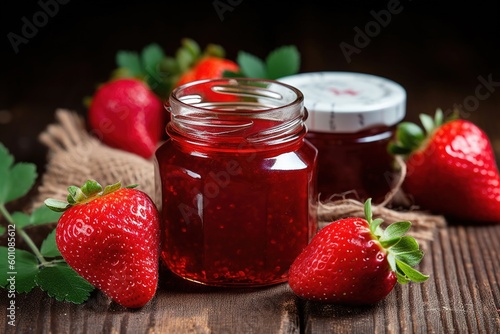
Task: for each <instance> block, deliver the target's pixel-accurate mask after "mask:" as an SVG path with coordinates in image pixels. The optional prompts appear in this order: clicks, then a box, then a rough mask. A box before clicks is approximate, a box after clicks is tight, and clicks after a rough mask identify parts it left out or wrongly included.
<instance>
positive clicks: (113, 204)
mask: <svg viewBox="0 0 500 334" xmlns="http://www.w3.org/2000/svg"><path fill="white" fill-rule="evenodd" d="M133 187H134V186H130V187H122V186H121V183H116V184H113V185H110V186H106V187H105V188H104V189H103V188H102V186H101V185H100V184H99V183H97V182H96V181H94V180H88V181H87V182H86V183H85V184H84V185H83V186H82V187H81V188H80V187H77V186H70V187H69V188H68V190H69V195H68V197H67V202H63V201H58V200H53V199H47V200H46V201H45V205H47V206H48V207H49V208H51V209H52V210H54V211H64V213H63V214H62V216H61V217H60V219H59V221H58V224H57V227H56V244H57V248H58V249H59V251H60V252H61V254H62V256H63V258H64V260H65V261H66V263H67V264H68V265H69V266H71V267H72V268H73V269H74V270H75V271H76V272H77V273H78V274H79V275H80V276H82V277H83V278H85V279H86V280H87V281H88V282H89V283H91V284H92V285H94V286H95V287H96V288H98V289H100V290H101V291H102V292H103V293H104V294H106V295H107V296H109V297H110V298H111V299H112V300H114V301H115V302H117V303H118V304H120V305H122V306H125V307H128V308H138V307H142V306H144V305H145V304H146V303H148V302H149V301H150V300H151V298H153V296H154V295H155V293H156V289H157V285H158V269H159V267H158V266H159V249H160V248H159V247H160V223H159V213H158V210H157V208H156V206H155V205H154V203H153V201H152V200H151V199H150V197H149V196H148V195H147V194H146V193H144V192H142V191H140V190H137V189H134V188H133Z"/></svg>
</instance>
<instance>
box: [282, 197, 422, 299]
mask: <svg viewBox="0 0 500 334" xmlns="http://www.w3.org/2000/svg"><path fill="white" fill-rule="evenodd" d="M364 210H365V218H359V217H351V218H344V219H340V220H337V221H334V222H332V223H330V224H329V225H327V226H326V227H324V228H322V229H321V230H320V231H319V232H318V233H317V234H316V235H315V236H314V237H313V239H312V240H311V242H310V243H309V245H307V247H306V248H305V249H304V250H303V251H302V253H300V254H299V256H298V257H297V258H296V260H295V261H294V262H293V264H292V266H291V267H290V271H289V281H288V282H289V285H290V287H291V289H292V290H293V292H294V293H295V294H297V295H298V296H299V297H302V298H304V299H308V300H314V301H321V302H327V303H338V304H349V305H368V304H374V303H377V302H379V301H381V300H383V299H384V298H385V297H386V296H387V295H388V294H389V293H390V292H391V291H392V290H393V288H394V286H395V285H396V283H398V282H399V283H401V284H405V283H408V282H410V281H413V282H423V281H425V280H427V278H428V276H426V275H424V274H422V273H420V272H419V271H417V270H415V269H413V268H412V267H414V266H416V265H417V264H419V263H420V261H421V260H422V258H423V255H424V254H423V252H422V250H420V249H419V245H418V243H417V242H416V241H415V239H414V238H413V237H410V236H405V234H406V232H408V230H409V229H410V227H411V223H410V222H407V221H405V222H397V223H393V224H391V225H389V226H388V227H387V228H386V229H385V230H384V229H382V228H381V226H380V225H381V224H382V222H383V220H382V219H381V218H377V219H372V209H371V199H368V200H367V201H366V202H365V207H364Z"/></svg>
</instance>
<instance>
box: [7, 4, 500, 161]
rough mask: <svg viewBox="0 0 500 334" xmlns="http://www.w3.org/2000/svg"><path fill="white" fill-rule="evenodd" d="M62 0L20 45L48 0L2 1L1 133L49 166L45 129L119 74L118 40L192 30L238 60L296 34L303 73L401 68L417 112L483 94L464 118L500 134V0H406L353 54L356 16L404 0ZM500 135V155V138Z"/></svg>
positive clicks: (141, 41) (164, 38) (166, 40)
mask: <svg viewBox="0 0 500 334" xmlns="http://www.w3.org/2000/svg"><path fill="white" fill-rule="evenodd" d="M61 2H67V3H66V4H58V8H57V10H55V9H54V8H55V7H52V8H53V9H54V11H55V12H56V13H55V14H54V15H53V17H48V20H47V22H46V24H44V25H43V26H41V27H39V28H38V32H37V33H36V35H34V36H33V37H30V38H28V42H27V43H25V44H20V45H19V46H18V47H19V50H18V52H17V53H15V52H14V48H13V46H12V44H11V42H10V41H9V39H8V34H9V33H15V34H17V35H22V28H23V24H24V23H23V17H25V18H26V19H27V20H28V21H30V22H32V23H33V20H34V15H35V16H36V13H37V12H40V11H42V10H43V9H42V6H41V4H40V2H38V1H4V2H2V4H1V5H0V6H1V10H0V13H1V14H0V15H1V25H2V31H1V39H0V41H1V43H0V45H1V54H0V57H1V60H2V62H1V64H2V65H1V75H0V142H2V143H3V144H4V145H6V146H7V148H8V149H9V150H10V151H11V152H12V153H13V154H14V155H15V157H16V159H17V160H19V161H30V162H35V163H37V165H38V166H39V168H41V169H43V168H44V162H45V159H46V148H45V147H44V146H43V145H42V144H40V143H39V142H38V139H37V136H38V134H39V133H40V132H42V131H43V130H44V129H45V127H46V126H47V125H48V124H49V123H51V122H53V121H54V111H55V109H56V108H69V109H73V110H76V111H78V112H79V113H81V114H83V115H85V113H86V108H85V107H84V105H83V103H82V100H83V98H84V97H85V96H89V95H92V93H93V91H94V89H95V86H96V85H97V84H98V83H100V82H103V81H106V80H107V79H108V77H109V75H110V72H111V71H112V70H113V69H114V68H115V54H116V51H117V50H120V49H124V50H134V51H139V50H141V49H142V47H144V46H145V45H147V44H149V43H151V42H156V43H158V44H160V45H161V46H162V47H163V49H164V50H165V52H166V53H167V54H173V53H174V52H175V50H176V49H177V48H178V47H179V45H180V40H181V39H182V38H183V37H190V38H193V39H194V40H196V41H197V42H198V43H199V44H200V45H201V46H202V47H203V46H205V45H206V44H208V43H218V44H221V45H222V46H223V47H224V48H225V49H226V52H227V57H228V58H231V59H235V57H236V54H237V52H238V51H239V50H244V51H247V52H250V53H253V54H254V55H257V56H259V57H265V56H266V55H267V54H268V53H269V52H270V51H271V50H273V49H274V48H276V47H278V46H281V45H289V44H294V45H296V46H297V48H298V49H299V51H300V53H301V56H302V65H301V69H300V71H301V72H309V71H322V70H332V71H355V72H365V73H371V74H375V75H380V76H384V77H387V78H390V79H392V80H395V81H397V82H399V83H400V84H402V85H403V86H404V87H405V88H406V90H407V93H408V103H407V118H408V119H409V120H416V119H417V115H418V113H434V111H435V109H436V108H438V107H441V108H442V109H444V110H449V109H451V108H452V107H453V105H454V104H463V103H464V101H468V102H471V101H474V98H475V99H476V100H475V101H476V102H479V103H477V104H475V105H471V106H469V107H468V109H469V111H470V112H467V113H463V114H462V117H464V118H468V119H470V120H472V121H474V122H476V123H477V124H478V125H479V126H480V127H482V128H483V129H484V130H485V131H486V132H487V133H488V134H489V135H490V136H491V137H494V135H496V134H497V133H498V130H497V129H498V128H499V126H500V116H499V115H498V111H499V108H498V106H499V103H500V86H499V87H493V89H494V91H491V92H489V93H490V94H489V96H488V97H487V98H484V99H483V100H478V99H477V98H476V87H477V86H478V85H479V84H480V81H479V79H478V77H483V78H484V79H486V80H487V78H488V76H490V78H491V79H492V80H493V81H495V82H497V81H498V82H499V83H500V71H499V59H500V58H499V56H500V52H499V51H500V48H499V42H500V4H499V2H498V1H489V2H455V1H439V2H438V1H417V0H413V1H410V0H401V1H400V2H399V6H397V8H398V10H399V11H398V13H397V14H393V15H391V17H390V22H388V24H386V26H385V27H382V26H379V27H380V30H379V31H378V32H375V33H372V35H373V37H370V41H369V43H367V44H366V45H364V46H363V47H360V48H358V49H359V53H358V54H356V53H354V54H352V55H351V61H350V62H348V61H347V60H346V58H345V57H344V55H343V53H342V50H341V48H340V46H339V45H340V43H342V42H345V43H348V44H350V45H352V46H356V44H355V35H356V31H355V27H358V28H359V29H361V30H363V31H364V30H365V26H366V25H367V24H369V23H370V22H372V21H374V20H375V19H374V16H373V13H374V12H377V13H379V12H380V11H383V10H387V9H388V6H389V3H392V4H396V3H397V2H396V1H324V2H321V1H307V2H306V1H299V2H283V3H281V2H271V1H268V2H264V1H251V0H241V1H235V0H233V1H228V0H220V1H219V3H225V4H227V5H228V6H230V7H231V10H229V9H228V10H226V11H224V12H219V13H218V12H217V10H216V8H215V7H214V3H215V2H216V1H215V2H214V1H213V0H208V1H158V2H154V1H147V0H143V1H135V2H127V1H122V2H116V1H115V2H111V1H100V2H97V1H81V0H70V1H63V0H61ZM41 3H47V4H49V3H50V4H52V6H53V4H54V3H57V2H56V0H42V1H41ZM330 7H331V8H330ZM219 14H222V19H221V16H220V15H219ZM42 23H43V22H42ZM369 25H370V24H369ZM372 26H373V22H372ZM358 46H359V44H358ZM481 92H482V93H485V92H487V91H486V90H481ZM496 138H500V136H498V135H497V136H496ZM492 141H493V146H494V148H495V153H496V155H497V157H498V156H500V142H499V141H498V139H492Z"/></svg>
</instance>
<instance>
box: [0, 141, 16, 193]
mask: <svg viewBox="0 0 500 334" xmlns="http://www.w3.org/2000/svg"><path fill="white" fill-rule="evenodd" d="M13 163H14V157H13V156H12V155H11V154H10V153H9V151H8V150H7V148H6V147H5V146H4V145H3V144H2V143H0V203H5V198H6V197H7V192H8V190H9V187H10V185H9V174H10V167H11V166H12V164H13Z"/></svg>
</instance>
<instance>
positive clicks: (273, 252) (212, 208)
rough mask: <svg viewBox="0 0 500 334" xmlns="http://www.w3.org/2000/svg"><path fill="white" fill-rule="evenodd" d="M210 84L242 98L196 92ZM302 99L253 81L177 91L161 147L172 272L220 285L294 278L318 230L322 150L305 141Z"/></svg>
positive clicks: (166, 252)
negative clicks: (290, 275)
mask: <svg viewBox="0 0 500 334" xmlns="http://www.w3.org/2000/svg"><path fill="white" fill-rule="evenodd" d="M207 87H209V88H211V87H214V88H215V87H217V88H220V89H223V90H227V91H230V92H231V94H232V95H233V96H236V97H238V99H237V100H238V101H236V102H230V103H228V102H221V103H219V104H218V103H217V101H204V100H203V98H201V95H197V94H196V92H197V91H205V90H206V89H207ZM221 100H222V99H221ZM226 101H227V100H226ZM302 101H303V99H302V94H301V93H300V92H299V91H298V90H296V89H294V88H292V87H290V86H287V85H283V84H279V83H276V82H273V81H263V80H249V79H237V80H235V79H230V80H229V79H228V80H226V79H221V80H210V81H202V82H195V83H192V84H188V85H185V86H182V87H180V88H179V89H177V90H175V91H174V92H173V94H172V96H171V98H170V109H171V115H172V120H171V122H170V123H169V125H168V127H167V132H168V134H169V137H170V139H169V140H168V141H167V142H166V143H165V144H163V145H162V146H161V147H160V148H159V149H158V151H157V152H156V159H157V178H158V184H159V190H161V198H162V200H161V204H159V205H160V206H161V209H162V220H163V238H164V241H163V248H162V259H163V261H164V263H165V264H166V265H167V266H168V267H169V268H170V270H171V271H172V272H174V273H175V274H177V275H179V276H181V277H183V278H186V279H188V280H192V281H196V282H200V283H203V284H208V285H218V286H259V285H269V284H275V283H279V282H283V281H285V280H287V275H288V269H289V267H290V265H291V263H292V262H293V260H294V259H295V258H296V257H297V255H298V254H299V253H300V252H301V251H302V249H303V248H304V247H305V246H306V245H307V244H308V242H309V240H310V238H311V237H312V235H313V234H314V233H315V229H316V217H315V210H314V207H315V206H314V200H315V197H316V195H315V194H316V190H315V168H316V155H317V151H316V149H315V148H314V147H313V146H312V145H311V144H310V143H309V142H307V141H306V140H305V139H304V136H305V133H306V130H305V126H304V124H303V119H304V118H305V110H304V107H303V103H302Z"/></svg>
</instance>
